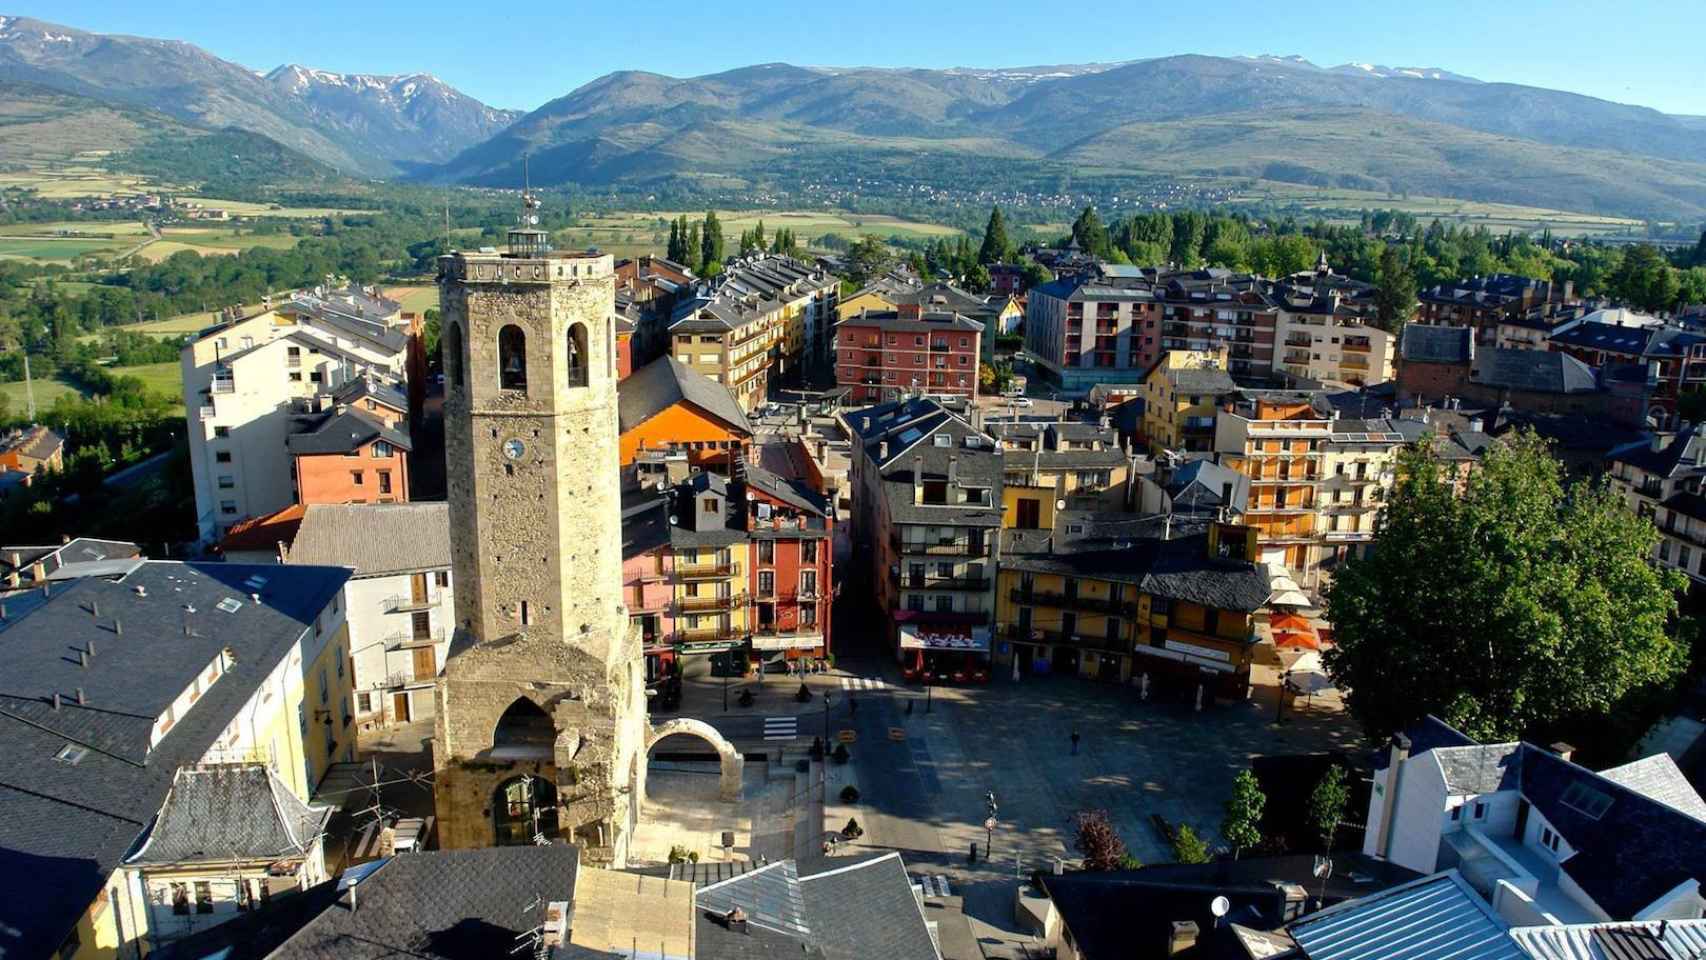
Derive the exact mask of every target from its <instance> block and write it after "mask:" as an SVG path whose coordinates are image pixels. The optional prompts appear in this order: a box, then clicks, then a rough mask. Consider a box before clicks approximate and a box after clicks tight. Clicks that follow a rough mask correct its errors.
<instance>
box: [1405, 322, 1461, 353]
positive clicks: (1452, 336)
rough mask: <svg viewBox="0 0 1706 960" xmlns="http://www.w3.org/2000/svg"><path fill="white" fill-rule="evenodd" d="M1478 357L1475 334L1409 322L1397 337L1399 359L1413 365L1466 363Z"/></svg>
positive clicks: (1457, 328) (1456, 328)
mask: <svg viewBox="0 0 1706 960" xmlns="http://www.w3.org/2000/svg"><path fill="white" fill-rule="evenodd" d="M1474 356H1475V331H1474V330H1472V329H1470V328H1469V327H1436V326H1429V325H1428V324H1423V323H1407V324H1405V325H1404V332H1403V334H1401V335H1400V336H1399V338H1398V358H1399V359H1400V360H1403V361H1409V362H1412V363H1467V362H1469V360H1471V359H1472V358H1473V357H1474Z"/></svg>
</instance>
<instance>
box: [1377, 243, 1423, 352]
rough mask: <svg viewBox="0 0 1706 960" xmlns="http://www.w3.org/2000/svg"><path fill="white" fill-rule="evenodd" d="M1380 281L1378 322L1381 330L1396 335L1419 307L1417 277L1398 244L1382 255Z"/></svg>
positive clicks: (1388, 248)
mask: <svg viewBox="0 0 1706 960" xmlns="http://www.w3.org/2000/svg"><path fill="white" fill-rule="evenodd" d="M1378 282H1379V286H1378V288H1377V289H1376V290H1375V292H1374V307H1375V316H1376V319H1377V320H1378V322H1379V324H1380V329H1382V330H1385V331H1388V332H1390V333H1396V332H1398V329H1399V328H1400V327H1402V326H1403V325H1404V322H1405V321H1406V320H1408V319H1410V312H1411V311H1412V310H1414V309H1415V308H1416V274H1415V272H1414V271H1413V270H1411V269H1410V265H1409V264H1408V263H1406V262H1405V260H1404V256H1403V254H1402V253H1401V252H1400V251H1399V249H1398V246H1397V245H1396V244H1388V245H1387V247H1386V249H1385V250H1383V251H1382V252H1381V254H1380V279H1379V281H1378Z"/></svg>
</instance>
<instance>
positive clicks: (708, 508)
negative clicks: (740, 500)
mask: <svg viewBox="0 0 1706 960" xmlns="http://www.w3.org/2000/svg"><path fill="white" fill-rule="evenodd" d="M703 503H704V505H705V513H707V514H715V513H717V512H719V511H720V510H721V509H722V501H720V500H718V499H717V498H716V497H706V498H705V499H704V501H703Z"/></svg>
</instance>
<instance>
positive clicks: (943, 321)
mask: <svg viewBox="0 0 1706 960" xmlns="http://www.w3.org/2000/svg"><path fill="white" fill-rule="evenodd" d="M836 326H837V327H875V328H877V329H878V330H884V331H888V332H891V333H936V332H938V331H942V330H955V331H959V332H961V333H981V332H982V331H983V324H982V323H980V322H979V321H976V320H973V319H972V318H970V317H968V316H965V315H964V314H961V313H956V312H953V311H947V310H926V311H924V312H922V313H920V314H919V315H918V316H916V317H908V316H902V315H901V314H900V313H898V312H897V311H894V310H862V311H860V312H859V313H856V314H853V315H852V316H850V317H848V318H847V319H845V320H842V321H841V322H840V323H837V324H836Z"/></svg>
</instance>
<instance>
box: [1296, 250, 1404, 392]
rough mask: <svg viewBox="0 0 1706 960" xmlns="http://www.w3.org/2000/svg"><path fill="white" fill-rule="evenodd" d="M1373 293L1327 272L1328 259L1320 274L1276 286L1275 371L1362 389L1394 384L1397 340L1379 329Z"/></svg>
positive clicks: (1318, 272) (1303, 276)
mask: <svg viewBox="0 0 1706 960" xmlns="http://www.w3.org/2000/svg"><path fill="white" fill-rule="evenodd" d="M1374 292H1375V291H1374V287H1373V286H1371V285H1369V284H1366V283H1359V282H1357V281H1354V280H1350V279H1348V278H1346V277H1341V276H1338V275H1336V274H1333V273H1331V272H1330V271H1328V269H1327V264H1326V259H1325V257H1324V256H1323V259H1322V261H1321V265H1320V266H1319V267H1318V268H1317V270H1316V272H1315V273H1302V274H1294V275H1293V276H1291V277H1289V278H1287V279H1286V280H1285V281H1282V282H1280V283H1278V284H1275V285H1274V288H1273V293H1272V296H1273V299H1274V302H1275V303H1276V304H1277V305H1278V307H1279V312H1278V314H1277V315H1276V319H1275V329H1274V342H1275V351H1276V355H1275V358H1274V369H1275V370H1277V371H1279V372H1281V373H1285V374H1289V375H1290V376H1293V377H1297V378H1300V379H1304V380H1316V381H1333V382H1337V383H1349V384H1357V385H1361V384H1369V383H1384V382H1386V381H1388V380H1391V379H1392V371H1393V365H1392V360H1393V348H1394V346H1395V345H1396V343H1397V338H1396V337H1394V336H1393V335H1392V334H1390V333H1388V332H1386V331H1385V330H1382V329H1380V328H1379V327H1377V326H1375V325H1374V320H1375V306H1374Z"/></svg>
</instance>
